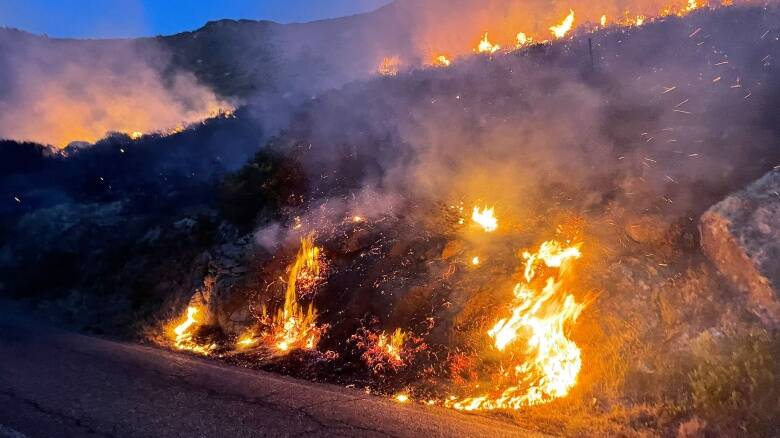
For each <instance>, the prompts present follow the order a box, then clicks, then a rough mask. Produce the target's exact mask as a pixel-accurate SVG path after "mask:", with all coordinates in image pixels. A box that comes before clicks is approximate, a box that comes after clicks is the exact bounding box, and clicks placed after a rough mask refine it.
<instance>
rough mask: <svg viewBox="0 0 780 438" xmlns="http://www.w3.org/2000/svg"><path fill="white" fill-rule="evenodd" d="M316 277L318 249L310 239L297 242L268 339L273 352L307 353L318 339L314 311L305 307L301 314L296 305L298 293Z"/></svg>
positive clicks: (318, 268) (309, 286)
mask: <svg viewBox="0 0 780 438" xmlns="http://www.w3.org/2000/svg"><path fill="white" fill-rule="evenodd" d="M319 275H320V249H319V248H318V247H316V246H314V236H313V235H309V236H307V237H305V238H303V239H301V248H300V250H299V251H298V255H297V256H296V258H295V261H294V262H293V264H292V265H291V266H290V273H289V276H288V279H287V289H286V291H285V295H284V307H283V308H282V309H280V310H279V312H278V313H277V314H276V317H275V318H274V322H273V324H272V325H273V332H272V333H271V339H272V342H273V346H274V348H275V349H276V350H277V351H278V352H281V353H284V352H287V351H290V350H294V349H306V350H311V349H313V348H315V347H316V345H317V342H318V341H319V337H320V330H319V328H318V327H317V324H316V319H317V310H316V309H315V308H314V305H313V304H309V306H308V308H306V310H304V308H303V306H302V305H300V304H299V303H298V295H299V293H298V291H299V289H300V290H306V289H309V288H311V287H312V286H313V285H314V284H315V283H316V282H317V281H318V280H319Z"/></svg>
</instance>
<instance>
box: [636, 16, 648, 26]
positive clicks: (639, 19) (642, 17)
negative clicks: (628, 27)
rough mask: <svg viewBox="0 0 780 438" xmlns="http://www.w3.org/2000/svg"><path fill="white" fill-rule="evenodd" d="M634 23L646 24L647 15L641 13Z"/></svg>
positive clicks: (638, 24)
mask: <svg viewBox="0 0 780 438" xmlns="http://www.w3.org/2000/svg"><path fill="white" fill-rule="evenodd" d="M634 24H636V25H637V26H641V25H643V24H645V17H644V16H643V15H639V16H638V17H636V21H635V22H634Z"/></svg>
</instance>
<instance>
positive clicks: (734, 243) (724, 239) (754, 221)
mask: <svg viewBox="0 0 780 438" xmlns="http://www.w3.org/2000/svg"><path fill="white" fill-rule="evenodd" d="M699 230H700V233H701V246H702V249H703V251H704V253H705V254H706V255H707V257H708V258H709V259H710V260H711V261H712V263H713V264H714V265H715V266H716V267H717V269H718V270H719V271H720V272H721V274H723V275H724V276H725V277H726V278H728V279H729V280H730V281H731V283H732V284H733V285H734V286H735V287H737V288H738V289H739V290H742V291H744V292H745V293H747V294H748V301H749V303H750V304H751V307H752V309H753V310H754V311H755V313H756V314H757V315H758V316H759V317H760V318H761V320H762V321H763V322H764V323H765V324H767V325H769V326H778V325H780V171H772V172H770V173H768V174H767V175H765V176H764V177H762V178H761V179H759V180H758V181H756V182H755V183H753V184H751V185H750V186H749V187H747V188H746V189H745V190H743V191H741V192H739V193H736V194H733V195H731V196H729V197H728V198H726V199H724V200H723V201H721V202H720V203H718V204H717V205H715V206H714V207H712V208H710V209H709V210H708V211H707V212H706V213H704V215H702V217H701V220H700V223H699Z"/></svg>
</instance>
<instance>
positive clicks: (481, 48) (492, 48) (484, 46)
mask: <svg viewBox="0 0 780 438" xmlns="http://www.w3.org/2000/svg"><path fill="white" fill-rule="evenodd" d="M499 50H501V46H499V45H498V44H493V43H491V42H490V40H489V39H488V33H487V32H485V35H483V36H482V40H480V42H479V45H478V46H477V53H496V52H498V51H499Z"/></svg>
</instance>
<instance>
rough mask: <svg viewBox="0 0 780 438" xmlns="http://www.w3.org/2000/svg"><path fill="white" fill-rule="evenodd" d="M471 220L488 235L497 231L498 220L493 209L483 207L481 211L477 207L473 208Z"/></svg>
mask: <svg viewBox="0 0 780 438" xmlns="http://www.w3.org/2000/svg"><path fill="white" fill-rule="evenodd" d="M471 220H473V221H474V222H476V223H477V224H478V225H479V226H480V227H482V229H483V230H485V231H486V232H488V233H492V232H493V231H496V230H497V229H498V219H496V216H495V208H494V207H490V208H488V207H485V208H484V209H481V210H480V208H479V207H474V211H473V212H472V213H471Z"/></svg>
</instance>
